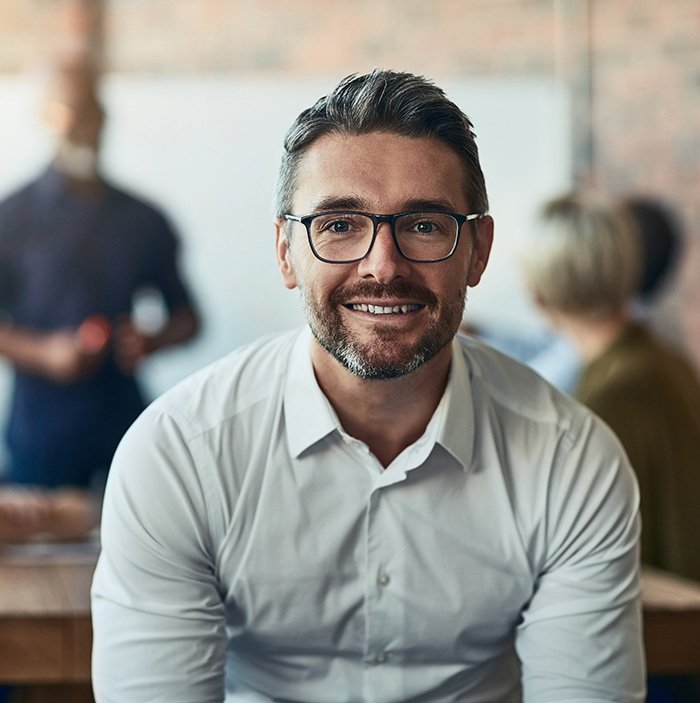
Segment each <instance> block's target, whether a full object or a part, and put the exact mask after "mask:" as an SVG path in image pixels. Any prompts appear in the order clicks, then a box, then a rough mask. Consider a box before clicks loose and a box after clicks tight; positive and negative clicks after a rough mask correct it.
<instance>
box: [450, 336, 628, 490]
mask: <svg viewBox="0 0 700 703" xmlns="http://www.w3.org/2000/svg"><path fill="white" fill-rule="evenodd" d="M459 341H460V344H461V348H462V353H463V355H464V358H465V360H466V363H467V367H468V369H469V374H470V385H471V389H472V391H471V392H472V395H473V399H472V402H473V404H474V408H475V418H476V421H477V422H479V423H481V430H482V432H483V433H485V434H489V435H490V439H489V441H490V442H493V443H494V444H496V446H497V447H498V448H499V449H498V451H499V455H500V457H501V464H502V466H503V471H504V473H505V474H507V475H509V476H510V479H509V480H512V482H513V485H516V484H521V483H523V482H525V485H526V489H527V490H530V488H527V486H530V485H531V484H533V482H534V484H539V485H540V487H541V488H544V486H546V485H548V486H550V487H551V486H552V485H553V484H554V483H563V485H565V484H566V483H567V482H576V483H578V484H579V485H589V484H591V482H595V481H597V480H598V479H599V478H600V477H601V476H602V475H604V474H606V473H610V472H611V471H612V473H615V474H617V475H618V478H619V479H620V480H621V481H622V483H624V484H627V483H628V482H629V479H630V476H631V472H630V471H629V466H628V462H627V458H626V456H625V452H624V450H623V448H622V445H621V444H620V441H619V439H618V438H617V437H616V435H615V434H614V433H613V432H612V430H611V429H610V427H608V425H607V424H606V423H605V422H603V421H602V420H601V419H600V418H599V417H598V416H597V415H595V414H594V413H593V412H592V411H591V410H590V409H589V408H587V407H585V406H584V405H583V404H582V403H580V402H579V401H578V400H576V399H574V398H573V397H571V396H570V395H568V394H566V393H563V392H561V391H559V390H558V389H556V388H555V387H554V386H552V385H551V384H549V383H548V382H547V381H545V380H544V379H543V378H542V377H540V376H539V375H538V374H537V373H535V372H534V371H533V370H532V369H530V368H529V367H527V366H525V365H524V364H522V363H520V362H518V361H516V360H515V359H512V358H510V357H508V356H507V355H505V354H502V353H501V352H498V351H496V350H494V349H491V348H490V347H488V346H486V345H484V344H483V343H481V342H478V341H476V340H472V339H460V340H459ZM536 476H537V477H538V478H537V479H536V478H535V477H536Z"/></svg>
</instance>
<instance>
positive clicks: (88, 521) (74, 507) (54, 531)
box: [49, 488, 98, 540]
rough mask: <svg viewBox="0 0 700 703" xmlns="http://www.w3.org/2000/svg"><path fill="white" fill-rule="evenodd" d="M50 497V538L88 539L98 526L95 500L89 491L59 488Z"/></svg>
mask: <svg viewBox="0 0 700 703" xmlns="http://www.w3.org/2000/svg"><path fill="white" fill-rule="evenodd" d="M49 496H50V497H49V501H50V509H51V513H50V519H49V522H50V524H49V533H50V536H52V537H54V538H56V539H64V540H74V539H83V538H84V537H87V535H88V534H89V533H90V531H91V530H92V528H93V527H95V525H96V524H97V513H98V510H97V505H96V504H95V499H94V498H93V497H92V496H91V495H90V494H89V493H88V492H87V491H82V490H79V489H73V488H57V489H55V490H53V491H51V492H50V494H49Z"/></svg>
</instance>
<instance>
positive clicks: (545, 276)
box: [523, 193, 641, 319]
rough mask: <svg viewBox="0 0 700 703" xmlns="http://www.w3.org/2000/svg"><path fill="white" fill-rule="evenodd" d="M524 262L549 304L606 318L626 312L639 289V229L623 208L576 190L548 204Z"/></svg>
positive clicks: (530, 284) (528, 276) (527, 278)
mask: <svg viewBox="0 0 700 703" xmlns="http://www.w3.org/2000/svg"><path fill="white" fill-rule="evenodd" d="M523 263H524V267H523V268H524V276H525V282H526V285H527V286H528V287H529V288H530V290H531V292H532V293H533V294H534V295H535V297H536V298H537V300H538V302H539V303H540V304H542V305H543V306H544V307H545V308H549V309H550V310H555V311H558V312H562V313H565V314H571V315H575V316H577V317H585V318H589V319H600V318H605V317H608V316H610V315H613V314H617V313H619V312H621V311H623V310H624V308H625V307H626V305H627V304H628V303H629V301H630V300H631V299H632V298H633V297H634V295H635V293H636V291H637V289H638V286H639V280H640V274H641V252H640V243H639V234H638V231H637V229H636V227H635V225H634V222H633V220H632V219H631V218H630V217H629V215H628V214H626V213H625V212H624V211H623V210H622V209H621V208H619V207H615V206H613V205H612V204H611V203H609V202H608V201H605V200H602V199H600V198H598V197H596V196H593V195H588V194H575V193H572V194H568V195H564V196H561V197H558V198H555V199H553V200H550V201H549V202H547V203H546V204H545V205H544V206H543V207H542V209H541V212H540V215H539V218H538V220H537V222H536V224H535V228H534V229H533V232H532V236H531V238H530V239H529V241H528V247H527V251H526V252H525V253H524V256H523Z"/></svg>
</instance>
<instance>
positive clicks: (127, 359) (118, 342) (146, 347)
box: [113, 318, 153, 376]
mask: <svg viewBox="0 0 700 703" xmlns="http://www.w3.org/2000/svg"><path fill="white" fill-rule="evenodd" d="M113 350H114V358H115V360H116V362H117V366H119V368H120V369H121V370H122V372H123V373H125V374H127V375H129V376H131V375H133V374H134V373H135V372H136V369H137V368H138V367H139V364H141V362H142V361H143V360H144V359H145V358H146V357H147V356H148V355H149V354H150V353H151V352H152V351H153V345H152V343H151V337H150V336H149V335H147V334H144V333H143V332H142V331H141V330H139V329H138V327H136V325H134V323H133V322H132V320H131V319H129V318H125V319H122V320H120V321H118V322H117V324H116V325H115V327H114V334H113Z"/></svg>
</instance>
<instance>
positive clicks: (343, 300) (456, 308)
mask: <svg viewBox="0 0 700 703" xmlns="http://www.w3.org/2000/svg"><path fill="white" fill-rule="evenodd" d="M301 295H302V299H303V302H304V309H305V311H306V319H307V321H308V322H309V326H310V327H311V331H312V333H313V335H314V337H315V338H316V340H317V341H318V343H319V344H320V345H321V346H322V347H323V348H324V349H325V350H326V351H327V352H328V353H329V354H331V355H332V356H333V357H334V358H335V359H337V361H339V362H340V363H341V364H342V365H343V366H344V367H345V368H346V369H348V370H349V371H351V372H352V373H354V374H355V375H356V376H359V377H360V378H363V379H390V378H398V377H399V376H404V375H405V374H408V373H411V372H413V371H415V370H416V369H417V368H419V367H420V366H422V365H423V364H424V363H426V362H427V361H429V360H430V359H432V358H433V357H434V356H435V355H436V354H437V353H438V352H439V351H440V350H441V349H443V348H444V347H445V346H447V344H449V343H450V342H451V341H452V339H453V337H454V336H455V334H456V333H457V330H458V328H459V325H460V324H461V322H462V314H463V312H464V304H465V301H466V286H465V287H464V288H461V289H459V290H458V291H457V292H456V294H455V297H454V298H453V300H452V301H449V302H447V303H444V304H443V307H442V309H440V303H439V300H438V298H437V296H436V295H435V294H434V293H432V291H430V290H428V289H427V288H424V287H422V286H416V285H411V284H409V283H406V282H402V281H397V282H394V283H391V284H389V285H386V286H382V285H378V284H373V283H370V282H361V283H358V284H357V285H355V286H352V287H350V288H338V289H336V290H335V291H333V293H332V294H331V296H330V298H329V299H328V301H327V303H326V304H325V306H322V305H321V303H320V302H319V301H318V300H315V299H313V298H312V297H311V294H310V292H309V291H308V289H307V288H306V286H303V287H302V288H301ZM383 298H384V299H387V300H389V299H394V300H396V299H397V298H398V299H402V300H410V301H411V302H416V303H420V304H422V305H425V307H426V308H427V309H428V312H429V313H433V314H434V313H435V311H436V310H439V315H438V317H437V318H435V319H433V320H432V322H431V324H430V327H429V328H428V329H427V330H426V332H425V334H424V335H423V336H422V337H421V339H420V340H418V342H417V343H415V344H408V343H405V342H401V334H400V333H397V332H395V331H394V330H392V329H391V328H387V327H382V325H381V317H378V318H377V327H376V330H375V333H374V335H373V339H371V341H369V342H366V343H362V344H360V343H359V342H358V341H357V340H355V339H353V334H352V332H351V331H350V330H349V329H348V328H347V327H346V326H345V325H344V323H343V319H342V316H341V313H340V309H341V306H342V305H344V304H347V303H349V302H350V301H353V300H362V299H365V300H367V299H371V300H373V301H381V299H383ZM397 314H401V313H397Z"/></svg>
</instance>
